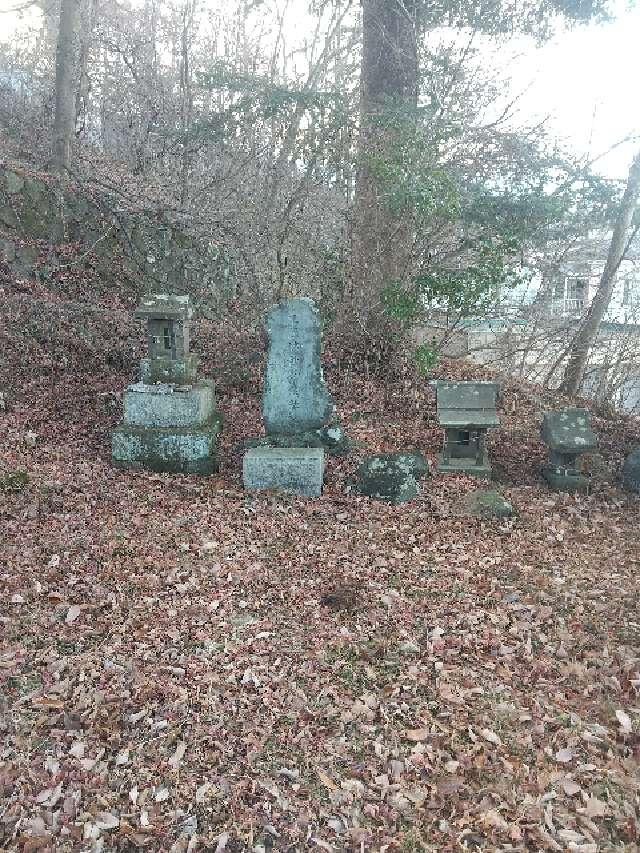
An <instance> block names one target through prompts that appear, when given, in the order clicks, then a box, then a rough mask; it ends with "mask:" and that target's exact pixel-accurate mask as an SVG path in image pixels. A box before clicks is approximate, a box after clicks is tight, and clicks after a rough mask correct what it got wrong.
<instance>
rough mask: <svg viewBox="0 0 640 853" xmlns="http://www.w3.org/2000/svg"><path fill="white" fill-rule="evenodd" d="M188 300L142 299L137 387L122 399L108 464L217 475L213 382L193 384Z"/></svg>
mask: <svg viewBox="0 0 640 853" xmlns="http://www.w3.org/2000/svg"><path fill="white" fill-rule="evenodd" d="M192 315H193V311H192V308H191V305H190V303H189V297H188V296H175V295H172V294H168V293H156V294H152V295H149V296H145V297H144V298H143V299H142V302H141V303H140V305H139V306H138V309H137V311H136V314H135V316H136V317H137V318H139V319H142V320H145V321H146V323H147V349H148V354H147V357H146V358H144V359H142V361H141V363H140V381H139V382H137V383H135V384H134V385H130V386H129V387H128V388H127V390H126V391H125V395H124V419H123V421H122V423H121V424H119V426H117V427H116V429H115V430H114V431H113V433H112V436H111V455H112V459H113V464H114V465H116V466H117V467H120V468H129V467H137V468H146V469H148V470H151V471H170V472H181V473H186V474H210V473H212V472H213V471H215V470H216V467H217V466H216V452H215V451H216V442H217V439H218V434H219V432H220V429H221V425H222V417H221V415H220V413H219V412H218V411H217V410H216V402H215V393H214V387H213V382H211V381H209V380H206V379H201V380H198V378H197V369H198V359H197V356H195V355H193V354H192V353H190V352H189V321H190V320H191V317H192Z"/></svg>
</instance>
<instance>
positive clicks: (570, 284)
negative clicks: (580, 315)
mask: <svg viewBox="0 0 640 853" xmlns="http://www.w3.org/2000/svg"><path fill="white" fill-rule="evenodd" d="M586 298H587V279H586V278H569V279H567V294H566V296H565V310H566V311H582V309H583V308H584V305H585V300H586Z"/></svg>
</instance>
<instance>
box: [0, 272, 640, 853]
mask: <svg viewBox="0 0 640 853" xmlns="http://www.w3.org/2000/svg"><path fill="white" fill-rule="evenodd" d="M0 278H1V276H0ZM0 287H2V288H3V291H2V300H3V314H4V315H5V316H6V317H7V318H8V322H6V323H3V324H2V327H1V328H0V336H1V337H0V346H1V351H2V362H1V363H0V390H1V391H2V393H3V395H4V397H3V399H4V406H5V408H4V411H2V412H0V423H1V428H0V482H1V483H2V484H3V488H2V491H0V520H1V525H2V536H3V557H2V560H3V565H2V585H3V600H4V602H5V603H6V606H5V607H4V608H3V614H2V616H1V617H0V619H1V621H2V633H3V642H2V651H1V655H2V657H1V658H0V674H1V676H2V678H3V679H4V686H3V697H4V698H3V700H2V701H3V705H2V710H3V716H2V722H1V724H0V725H1V727H2V729H3V730H2V739H3V743H4V744H5V746H4V750H3V752H2V753H0V792H1V794H2V797H3V799H4V802H5V804H6V807H5V810H4V812H3V813H2V817H1V820H0V845H2V847H3V848H4V849H7V850H13V849H20V850H24V851H34V850H62V851H64V850H78V851H80V850H86V849H89V845H92V844H93V845H94V847H95V849H105V850H132V849H137V848H141V849H149V850H169V849H171V850H175V851H181V850H198V849H202V850H206V849H210V850H218V851H223V850H228V851H234V850H235V851H240V850H261V849H264V850H268V849H274V850H283V851H284V850H296V851H299V850H317V849H324V850H336V851H342V850H351V849H353V850H389V851H399V850H403V851H411V850H416V851H419V850H427V851H444V850H460V849H469V850H471V849H486V850H496V849H500V850H530V849H534V850H576V851H585V853H587V851H599V850H617V851H619V850H629V851H631V850H636V849H638V843H639V840H638V839H639V829H638V818H639V811H638V809H639V804H640V799H639V790H638V788H639V781H638V780H639V778H640V776H639V774H638V769H639V768H638V759H639V758H640V711H639V707H640V700H639V698H638V692H639V690H640V651H639V648H640V623H639V621H638V616H637V613H638V596H639V586H638V567H639V565H640V548H639V547H638V524H639V522H640V502H639V501H638V500H637V499H635V498H632V497H631V496H629V495H626V494H625V493H623V492H622V491H621V490H620V488H619V486H618V483H617V479H616V478H617V475H618V472H619V468H620V463H621V460H622V458H623V456H624V454H625V453H626V452H627V451H628V449H629V447H630V446H631V444H632V443H633V442H634V441H638V423H637V421H636V422H634V421H633V420H630V419H624V418H604V417H601V416H599V415H598V414H597V413H594V419H593V420H594V427H595V430H596V432H597V433H598V435H599V436H600V442H601V450H602V454H603V457H604V460H605V462H606V463H607V465H608V466H609V468H610V471H611V477H610V481H607V479H606V478H604V479H603V478H598V479H597V481H596V483H595V485H594V488H593V490H592V491H591V493H590V494H589V495H588V496H568V495H558V494H554V493H551V492H550V491H549V490H548V489H547V488H546V486H545V485H544V484H543V483H542V482H541V480H540V479H539V476H538V468H539V465H540V463H541V461H542V459H543V458H544V455H545V451H544V448H543V446H542V444H541V442H540V440H539V437H538V436H539V424H540V420H541V416H542V411H543V410H544V408H545V407H547V406H550V405H553V404H555V403H556V402H557V403H561V402H563V401H562V400H560V398H555V397H553V395H544V394H542V393H541V392H540V391H539V389H536V388H535V387H532V386H528V385H526V384H519V383H509V384H508V385H507V386H506V387H505V388H504V393H503V395H502V400H501V412H500V414H501V418H502V427H501V428H500V429H499V430H496V431H495V432H494V434H493V435H492V438H491V446H490V452H491V454H492V458H493V460H494V462H495V465H496V471H497V476H498V480H499V483H498V485H499V487H500V488H501V489H502V491H503V492H504V494H506V495H507V496H508V497H509V498H510V499H511V500H512V502H513V503H514V505H515V506H516V507H517V509H518V515H517V516H516V517H515V518H514V519H511V520H508V521H493V522H485V521H480V520H478V519H471V518H468V517H466V516H464V515H462V514H461V511H460V502H461V500H462V498H463V497H464V495H465V494H467V493H468V492H469V491H470V490H472V489H473V488H474V487H475V483H474V482H472V480H471V479H470V478H466V477H463V476H459V477H446V478H445V477H433V478H429V479H428V480H426V481H425V483H424V484H423V487H422V490H421V493H420V495H419V497H418V499H417V500H415V501H414V502H412V503H410V504H406V505H403V506H401V507H392V506H387V505H385V504H382V503H376V502H370V501H368V500H366V499H362V498H357V497H352V496H348V495H346V494H345V492H344V483H345V479H346V478H347V477H348V476H349V474H350V473H351V472H352V471H353V469H354V467H355V465H356V463H357V458H358V457H357V456H354V457H346V458H344V459H331V460H330V461H329V465H328V470H327V475H326V490H325V494H324V496H323V497H322V498H321V499H320V500H316V501H309V500H304V499H295V498H292V499H288V498H284V497H282V496H277V495H271V494H264V495H259V496H249V495H247V494H245V493H244V492H243V490H242V487H241V479H240V459H241V457H240V452H239V449H238V444H239V442H240V441H242V439H244V438H246V437H248V436H251V435H256V434H258V433H259V432H260V381H261V380H260V378H261V374H262V368H263V365H264V351H263V344H262V341H261V337H260V334H259V332H258V331H255V332H253V333H247V332H245V331H243V330H242V328H241V324H240V323H238V325H237V327H236V326H235V325H234V322H233V315H231V317H230V318H229V319H227V320H226V321H225V322H224V323H220V324H217V325H216V324H215V323H213V322H211V321H201V322H199V323H197V324H196V329H195V334H194V349H195V350H196V351H197V352H199V353H200V354H201V355H202V356H203V361H204V366H203V372H204V373H206V374H208V375H213V376H214V377H215V378H216V379H217V382H218V387H219V406H220V408H221V410H222V412H223V414H224V417H225V429H224V433H223V440H222V448H221V453H222V466H221V471H220V474H219V475H217V476H216V477H213V478H206V479H198V478H190V477H184V476H170V475H157V474H145V473H130V472H123V471H116V470H114V469H113V468H112V467H111V465H110V460H109V431H110V429H111V428H112V426H113V425H114V424H115V423H116V422H117V420H118V418H119V416H120V398H119V396H118V395H119V394H120V392H121V391H122V389H123V388H124V387H125V385H126V384H127V383H128V382H129V381H131V380H132V378H133V377H134V375H135V365H136V361H137V358H138V357H139V355H140V342H141V337H142V336H141V334H140V333H139V330H138V329H137V328H136V327H135V325H134V323H133V321H132V319H131V308H132V306H131V305H128V304H124V303H119V302H117V301H115V300H114V301H112V302H109V301H106V300H105V299H103V300H101V301H96V300H95V299H91V298H90V296H89V294H87V295H86V296H85V297H84V298H83V296H82V293H81V292H79V291H78V290H77V289H75V290H73V292H70V291H69V290H68V289H65V286H64V284H63V283H60V282H58V283H57V284H56V286H55V287H52V286H48V287H45V286H44V285H38V286H36V285H34V284H33V282H30V281H22V282H20V281H18V282H16V280H15V279H14V278H13V277H12V276H11V275H9V273H8V271H7V270H5V273H4V278H2V280H1V283H0ZM325 361H326V365H327V370H326V376H327V381H328V384H329V386H330V387H331V390H332V392H333V393H334V395H335V397H336V399H337V403H338V410H339V414H340V417H341V419H342V420H343V422H344V424H345V426H346V427H347V429H348V431H349V433H350V435H352V436H353V437H354V438H356V439H359V440H360V441H362V442H363V444H364V445H365V447H366V451H362V452H374V451H378V450H393V449H399V448H404V447H418V448H420V449H421V450H422V451H423V452H424V453H425V454H426V455H427V456H429V457H431V458H433V457H434V455H435V453H436V452H437V450H438V449H439V446H440V442H441V432H440V430H439V428H438V427H437V424H436V420H435V412H434V401H433V397H432V394H431V391H430V389H429V388H428V386H427V383H426V382H425V381H424V380H419V379H417V378H415V377H413V376H411V375H410V374H407V376H406V377H405V379H404V380H397V381H395V382H394V383H390V384H388V385H385V384H383V383H378V382H374V381H369V382H367V381H365V380H364V379H363V378H362V377H361V376H358V375H354V374H353V373H347V372H344V371H340V370H339V365H340V359H339V353H332V352H329V353H328V354H327V356H326V359H325ZM438 372H439V374H440V375H442V376H445V375H446V376H455V377H463V376H465V377H466V376H469V377H470V376H476V375H479V374H478V372H477V369H476V368H473V367H470V366H468V365H465V364H464V363H462V362H460V363H455V364H447V365H442V366H441V367H440V368H439V371H438ZM601 467H602V466H601ZM16 471H24V472H26V475H27V478H26V481H25V479H24V478H21V477H17V478H16V477H13V478H12V477H8V476H7V475H11V474H14V473H15V472H16ZM328 593H330V594H328Z"/></svg>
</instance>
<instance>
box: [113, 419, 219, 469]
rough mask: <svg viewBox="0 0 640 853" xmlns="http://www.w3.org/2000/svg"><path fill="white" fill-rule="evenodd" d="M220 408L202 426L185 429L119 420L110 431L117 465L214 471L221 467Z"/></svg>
mask: <svg viewBox="0 0 640 853" xmlns="http://www.w3.org/2000/svg"><path fill="white" fill-rule="evenodd" d="M221 429H222V415H221V414H220V413H219V412H216V414H215V415H214V416H213V417H212V418H211V420H210V421H209V422H208V423H207V424H204V425H203V426H200V427H189V428H184V429H177V428H175V427H171V428H165V429H162V428H151V427H134V426H130V425H128V424H120V426H118V427H116V429H115V430H114V431H113V433H112V434H111V457H112V460H113V464H114V465H115V466H116V467H118V468H141V469H145V470H149V471H159V472H168V473H179V474H212V473H214V472H215V471H216V470H217V468H218V461H217V454H216V444H217V441H218V435H219V434H220V430H221Z"/></svg>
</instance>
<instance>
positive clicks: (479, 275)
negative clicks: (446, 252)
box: [415, 236, 519, 315]
mask: <svg viewBox="0 0 640 853" xmlns="http://www.w3.org/2000/svg"><path fill="white" fill-rule="evenodd" d="M517 248H518V245H517V243H516V242H515V241H514V240H513V239H508V238H507V239H505V238H496V239H493V240H492V239H491V238H489V237H486V236H481V237H480V238H479V239H477V240H469V241H468V243H467V247H466V249H467V253H468V256H469V260H468V262H467V263H466V264H465V265H461V266H460V267H459V268H457V269H446V268H443V267H436V268H434V269H429V270H427V271H425V272H424V273H422V274H420V275H417V276H416V278H415V286H416V289H417V291H418V293H419V294H420V295H421V297H422V299H423V300H424V302H425V303H427V304H429V303H441V304H442V305H443V307H444V308H446V310H447V311H449V312H456V313H458V314H462V315H469V314H472V313H481V312H482V311H484V310H486V309H487V308H489V307H490V306H491V305H492V304H493V303H495V301H496V299H497V298H498V296H499V295H500V293H501V291H503V290H504V289H505V288H511V287H514V286H515V285H516V284H517V282H518V280H519V273H518V272H517V271H516V269H515V268H514V266H513V264H512V261H511V259H512V257H513V255H514V252H515V251H516V250H517Z"/></svg>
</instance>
